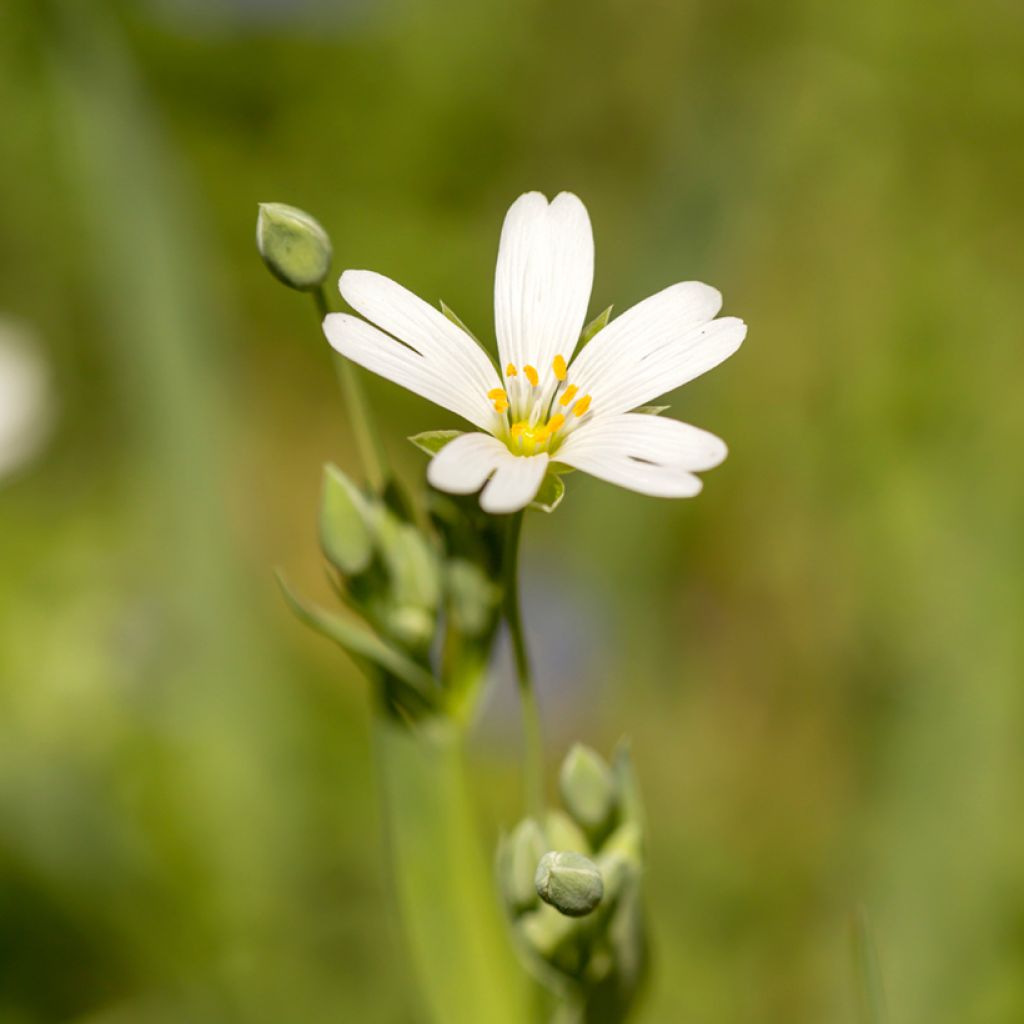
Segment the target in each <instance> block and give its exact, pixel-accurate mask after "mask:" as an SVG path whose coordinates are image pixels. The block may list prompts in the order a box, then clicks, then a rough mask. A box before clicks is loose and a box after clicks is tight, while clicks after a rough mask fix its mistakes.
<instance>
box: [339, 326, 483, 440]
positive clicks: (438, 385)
mask: <svg viewBox="0 0 1024 1024" xmlns="http://www.w3.org/2000/svg"><path fill="white" fill-rule="evenodd" d="M323 328H324V334H325V335H326V336H327V340H328V341H329V342H330V344H331V347H332V348H333V349H334V350H335V351H336V352H340V353H341V355H343V356H345V358H346V359H351V360H352V362H354V363H358V364H359V365H360V366H362V367H365V368H366V369H367V370H370V371H371V372H372V373H377V374H380V376H382V377H386V378H387V379H388V380H391V381H394V382H395V383H396V384H400V385H401V386H402V387H404V388H407V389H408V390H409V391H412V392H413V393H415V394H417V395H420V396H422V397H423V398H426V399H428V400H429V401H431V402H434V403H435V404H437V405H439V406H441V407H442V408H443V409H448V410H450V411H451V412H454V413H456V414H457V415H459V416H462V417H463V418H464V419H466V420H468V421H469V422H470V423H472V424H474V425H475V426H477V427H480V429H481V430H493V429H495V427H496V422H497V419H496V414H495V412H494V410H493V408H492V407H491V405H490V403H489V402H488V400H487V395H486V392H483V391H478V390H477V389H476V388H475V387H470V386H467V385H466V383H465V381H464V380H463V379H462V378H460V377H459V376H457V375H454V374H452V373H450V372H449V369H448V367H447V366H446V365H445V364H444V363H443V362H439V361H438V360H436V359H428V358H427V357H425V356H423V355H421V354H420V353H419V352H418V351H414V350H413V349H411V348H410V347H409V346H407V345H403V344H402V343H401V342H400V341H396V340H395V339H394V338H392V337H391V336H390V335H388V334H385V333H384V332H383V331H381V330H378V329H377V328H376V327H374V326H373V325H372V324H369V323H367V322H366V321H365V320H360V319H359V317H356V316H351V315H350V314H348V313H329V314H328V315H327V316H326V317H325V318H324V324H323Z"/></svg>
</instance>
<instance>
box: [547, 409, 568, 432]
mask: <svg viewBox="0 0 1024 1024" xmlns="http://www.w3.org/2000/svg"><path fill="white" fill-rule="evenodd" d="M564 424H565V417H564V416H563V415H562V414H561V413H560V412H556V413H555V415H554V416H552V417H551V419H549V420H548V426H547V429H548V432H549V433H551V434H553V433H554V432H555V431H556V430H560V429H561V428H562V426H563V425H564Z"/></svg>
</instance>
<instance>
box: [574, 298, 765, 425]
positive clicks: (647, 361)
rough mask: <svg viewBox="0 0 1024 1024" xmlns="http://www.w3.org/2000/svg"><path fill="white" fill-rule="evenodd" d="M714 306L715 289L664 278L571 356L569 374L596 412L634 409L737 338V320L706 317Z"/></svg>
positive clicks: (719, 357) (715, 360)
mask: <svg viewBox="0 0 1024 1024" xmlns="http://www.w3.org/2000/svg"><path fill="white" fill-rule="evenodd" d="M721 305H722V296H721V293H720V292H719V291H718V290H717V289H716V288H712V287H711V286H710V285H706V284H702V283H700V282H698V281H685V282H682V283H680V284H676V285H672V286H671V287H669V288H666V289H664V290H663V291H661V292H658V293H657V294H656V295H652V296H651V297H650V298H648V299H644V300H643V301H642V302H640V303H638V304H637V305H635V306H633V307H632V308H631V309H629V310H627V311H626V312H625V313H623V314H622V316H620V317H617V318H616V319H614V320H612V321H611V323H610V324H608V326H607V327H605V328H604V330H602V331H601V332H600V333H599V334H598V335H597V336H596V337H595V338H594V340H593V341H592V342H591V343H590V344H589V345H588V346H587V347H586V348H585V349H584V350H583V351H582V352H581V353H580V355H579V358H578V359H576V360H575V361H574V362H573V364H572V366H571V367H570V377H571V379H572V380H573V382H574V383H578V384H579V386H580V388H581V390H583V391H588V392H590V393H591V394H593V396H594V399H593V405H594V409H595V411H597V412H599V413H620V412H624V411H626V410H627V409H634V408H636V407H637V406H639V405H642V404H643V403H645V402H648V401H650V400H651V399H654V398H657V397H658V396H659V395H663V394H665V393H667V392H669V391H672V390H674V389H675V388H678V387H680V386H681V385H683V384H686V383H687V382H688V381H691V380H693V379H694V378H695V377H699V376H700V375H701V374H702V373H705V372H707V371H708V370H710V369H711V368H712V367H714V366H717V365H718V364H719V363H720V362H722V361H723V360H725V359H727V358H728V357H729V356H730V355H732V354H733V353H734V352H735V351H736V349H737V348H739V346H740V344H741V343H742V341H743V338H744V336H745V334H746V326H745V325H744V324H743V322H742V321H741V320H738V319H736V318H735V317H724V318H722V319H718V320H713V319H712V318H713V317H714V316H715V314H716V313H717V312H718V311H719V309H720V308H721Z"/></svg>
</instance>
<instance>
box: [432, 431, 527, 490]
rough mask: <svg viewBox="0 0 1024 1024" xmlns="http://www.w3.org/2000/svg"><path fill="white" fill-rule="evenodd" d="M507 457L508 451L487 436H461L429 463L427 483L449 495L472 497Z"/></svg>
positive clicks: (494, 439)
mask: <svg viewBox="0 0 1024 1024" xmlns="http://www.w3.org/2000/svg"><path fill="white" fill-rule="evenodd" d="M507 455H509V451H508V449H507V448H506V447H505V446H504V445H503V444H502V443H501V442H500V441H499V440H497V439H496V438H494V437H491V436H490V435H489V434H463V435H462V436H461V437H457V438H455V440H454V441H450V442H449V443H448V444H446V445H445V446H444V448H442V449H441V450H440V451H439V452H438V453H437V454H436V455H435V456H434V457H433V458H432V459H431V460H430V464H429V465H428V466H427V480H428V481H429V482H430V484H431V486H432V487H436V488H437V489H438V490H439V491H447V492H448V493H449V494H474V493H475V492H476V491H479V490H480V488H481V487H483V485H484V483H486V481H487V478H488V477H489V476H490V475H491V473H493V472H494V469H495V467H496V466H497V465H498V463H499V462H500V461H501V459H502V458H503V457H504V456H507Z"/></svg>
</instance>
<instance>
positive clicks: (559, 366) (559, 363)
mask: <svg viewBox="0 0 1024 1024" xmlns="http://www.w3.org/2000/svg"><path fill="white" fill-rule="evenodd" d="M551 369H552V370H554V371H555V376H556V377H557V378H558V379H559V380H565V375H566V374H567V373H568V372H569V370H568V368H567V367H566V365H565V360H564V359H563V358H562V357H561V356H555V361H554V362H553V363H552V364H551Z"/></svg>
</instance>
